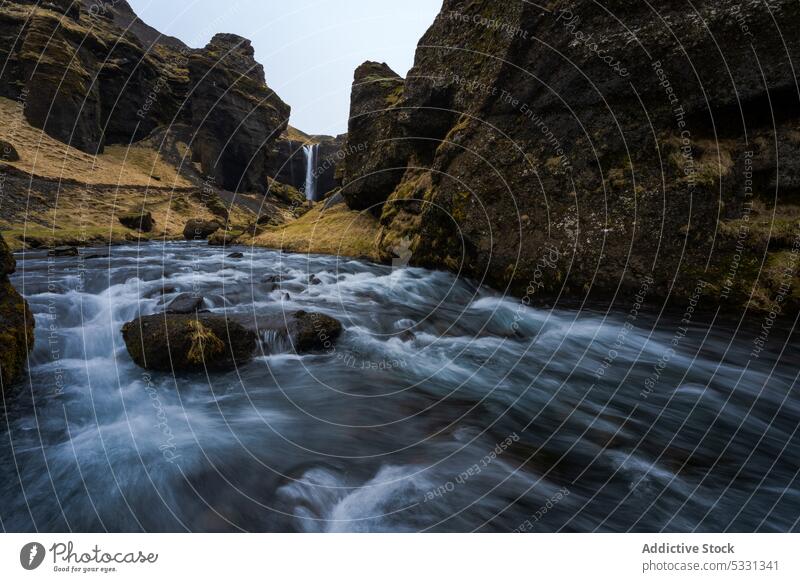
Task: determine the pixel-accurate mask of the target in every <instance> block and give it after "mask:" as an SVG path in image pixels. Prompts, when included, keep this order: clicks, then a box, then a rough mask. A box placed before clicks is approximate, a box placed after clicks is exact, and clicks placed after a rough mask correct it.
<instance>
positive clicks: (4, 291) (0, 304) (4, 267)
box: [0, 236, 34, 392]
mask: <svg viewBox="0 0 800 582" xmlns="http://www.w3.org/2000/svg"><path fill="white" fill-rule="evenodd" d="M15 266H16V265H15V261H14V257H13V255H12V254H11V253H10V252H9V250H8V246H7V245H6V243H5V241H4V240H3V237H2V236H0V389H1V390H2V391H4V392H5V391H7V390H8V387H9V386H10V384H11V383H12V382H14V380H16V379H17V378H18V377H19V375H20V373H21V372H22V370H24V369H25V361H26V359H27V356H28V352H29V351H30V350H31V349H32V348H33V325H34V321H33V315H32V314H31V311H30V308H29V307H28V303H27V302H26V301H25V300H24V299H23V298H22V296H21V295H20V294H19V293H17V290H16V289H14V286H13V285H11V282H10V281H9V280H8V275H10V274H11V273H13V272H14V269H15Z"/></svg>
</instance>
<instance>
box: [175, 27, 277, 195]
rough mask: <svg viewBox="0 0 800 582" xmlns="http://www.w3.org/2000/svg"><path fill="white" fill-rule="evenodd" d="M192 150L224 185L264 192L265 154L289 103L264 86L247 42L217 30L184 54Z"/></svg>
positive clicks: (250, 46) (236, 189)
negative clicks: (189, 88) (201, 45)
mask: <svg viewBox="0 0 800 582" xmlns="http://www.w3.org/2000/svg"><path fill="white" fill-rule="evenodd" d="M189 78H190V84H191V86H192V95H191V97H190V101H191V110H192V122H191V125H192V127H194V128H197V133H196V135H195V139H194V143H193V144H192V151H193V152H194V155H195V160H196V161H199V162H200V163H201V165H202V167H203V171H204V173H205V174H207V175H210V176H214V177H215V179H216V180H217V183H219V184H221V185H222V186H223V187H224V188H225V189H226V190H233V191H239V190H244V191H265V190H266V187H267V180H266V179H267V173H266V172H267V167H268V154H269V151H270V146H271V143H272V142H274V141H275V140H277V139H278V137H279V136H280V135H281V133H282V132H283V130H285V129H286V127H287V125H288V123H289V112H290V108H289V106H288V105H286V104H285V103H284V102H283V101H281V99H280V98H279V97H278V96H277V95H275V93H274V92H273V91H272V90H271V89H270V88H269V87H267V83H266V81H265V78H264V68H263V67H262V66H261V65H260V64H258V63H257V62H256V61H255V58H254V51H253V47H252V45H251V44H250V41H249V40H247V39H244V38H242V37H239V36H236V35H233V34H218V35H216V36H215V37H214V38H213V39H212V40H211V42H210V43H209V44H208V46H206V47H205V49H203V50H201V51H194V52H193V53H192V54H191V56H190V58H189Z"/></svg>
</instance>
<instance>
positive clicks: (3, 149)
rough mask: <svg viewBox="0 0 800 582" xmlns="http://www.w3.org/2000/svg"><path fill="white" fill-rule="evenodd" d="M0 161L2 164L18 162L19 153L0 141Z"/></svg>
mask: <svg viewBox="0 0 800 582" xmlns="http://www.w3.org/2000/svg"><path fill="white" fill-rule="evenodd" d="M0 161H2V162H18V161H19V153H18V152H17V148H15V147H14V146H13V145H11V144H10V143H9V142H7V141H4V140H2V139H0Z"/></svg>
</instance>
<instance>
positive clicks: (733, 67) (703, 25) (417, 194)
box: [343, 0, 800, 309]
mask: <svg viewBox="0 0 800 582" xmlns="http://www.w3.org/2000/svg"><path fill="white" fill-rule="evenodd" d="M798 57H800V5H798V3H797V2H794V1H791V0H774V1H770V2H763V3H753V2H751V3H734V2H727V1H719V0H713V1H711V0H708V1H701V2H694V3H688V2H683V1H676V0H668V1H665V2H661V3H658V4H657V5H653V4H648V3H630V2H622V1H621V0H615V1H610V2H603V3H602V4H600V3H595V2H592V1H589V0H573V1H555V2H550V3H547V4H546V5H545V6H540V5H537V4H533V3H528V2H516V1H515V2H501V1H499V0H473V1H471V2H466V3H465V2H460V1H456V0H446V1H445V2H444V5H443V8H442V11H441V13H440V14H439V16H438V17H437V19H436V21H435V23H434V24H433V26H431V28H430V29H429V30H428V32H427V33H426V34H425V36H424V37H423V38H422V40H421V41H420V43H419V47H418V49H417V53H416V58H415V63H414V67H413V68H412V69H411V71H410V72H409V73H408V75H407V79H406V80H405V81H403V80H402V79H400V78H399V77H398V76H397V75H396V74H395V73H394V72H392V71H391V70H389V69H388V67H385V66H383V65H378V64H376V63H365V65H363V66H362V67H361V68H359V70H358V71H356V75H355V80H354V84H353V90H352V104H351V120H350V127H349V134H348V146H355V145H357V144H365V149H364V151H362V152H361V153H360V154H358V155H352V156H349V157H348V159H347V161H346V163H345V168H344V175H343V187H344V190H343V192H344V193H345V198H346V200H347V202H348V204H349V205H350V206H351V208H354V209H359V210H363V209H368V210H369V211H371V212H373V213H374V214H376V215H377V216H379V217H380V220H381V223H382V234H381V236H380V240H379V241H378V245H379V247H380V251H381V253H382V254H383V256H384V258H385V259H386V260H390V259H391V258H392V257H393V256H395V255H396V254H397V253H396V252H395V250H396V249H397V248H403V249H410V251H411V252H412V259H411V260H412V263H413V264H417V265H421V266H426V267H431V268H446V269H450V270H453V271H455V272H459V273H461V274H463V275H466V276H469V277H473V278H475V279H477V280H481V281H483V282H487V283H489V284H491V285H493V286H495V287H497V288H498V289H501V290H502V289H507V290H509V291H511V292H513V293H515V294H517V295H520V296H524V297H527V298H529V299H531V300H532V301H536V300H542V301H548V302H549V301H552V300H553V299H555V298H562V299H564V298H567V299H570V300H571V301H582V300H585V299H587V298H598V299H601V298H602V299H613V298H615V297H619V296H620V295H619V294H620V293H622V294H623V297H624V299H625V301H629V300H630V299H631V297H632V296H633V295H635V294H636V293H637V292H639V291H644V292H645V294H646V295H648V294H649V295H658V296H661V297H668V296H669V297H673V298H682V299H686V298H689V299H691V298H694V297H695V296H696V295H698V291H699V292H700V293H699V294H700V295H709V294H713V295H715V296H716V297H717V298H718V299H720V300H722V301H723V302H726V303H727V304H728V305H730V306H732V307H733V306H743V305H750V306H751V307H755V308H760V309H770V308H771V306H772V305H774V303H775V302H776V301H778V302H780V303H781V304H782V305H791V306H793V308H794V309H796V308H797V306H798V299H800V295H799V294H798V291H797V289H798V287H800V285H798V278H797V268H798V267H799V266H800V264H799V263H798V253H799V252H800V241H798V232H800V229H798V218H799V217H800V206H798V204H800V162H799V161H798V160H800V156H799V154H800V100H799V99H798V95H799V93H798V84H797V80H796V76H795V73H794V69H795V67H794V66H793V63H795V62H797V60H798ZM351 149H352V147H351Z"/></svg>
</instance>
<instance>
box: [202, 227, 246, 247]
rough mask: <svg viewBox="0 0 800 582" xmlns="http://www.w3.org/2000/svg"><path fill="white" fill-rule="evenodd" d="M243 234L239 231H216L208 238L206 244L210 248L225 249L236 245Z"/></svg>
mask: <svg viewBox="0 0 800 582" xmlns="http://www.w3.org/2000/svg"><path fill="white" fill-rule="evenodd" d="M243 234H244V232H243V231H241V230H218V231H217V232H215V233H214V234H212V235H211V236H210V237H209V238H208V244H209V246H212V247H226V246H229V245H233V244H236V241H237V240H239V238H240V237H241V236H242V235H243Z"/></svg>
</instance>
